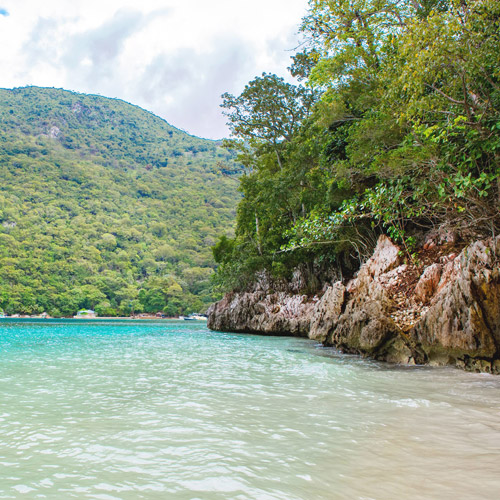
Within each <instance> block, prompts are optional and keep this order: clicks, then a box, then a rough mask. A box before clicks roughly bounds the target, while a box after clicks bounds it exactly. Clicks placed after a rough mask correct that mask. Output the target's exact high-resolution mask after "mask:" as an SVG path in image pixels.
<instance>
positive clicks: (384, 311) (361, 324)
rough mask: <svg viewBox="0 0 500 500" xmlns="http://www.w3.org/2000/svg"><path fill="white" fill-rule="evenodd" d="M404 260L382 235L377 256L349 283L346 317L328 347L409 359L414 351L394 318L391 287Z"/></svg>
mask: <svg viewBox="0 0 500 500" xmlns="http://www.w3.org/2000/svg"><path fill="white" fill-rule="evenodd" d="M400 261H401V257H400V249H399V247H398V246H396V245H394V244H393V243H392V242H391V240H390V239H389V238H387V237H386V236H381V237H380V238H379V241H378V243H377V247H376V248H375V251H374V253H373V256H372V257H371V258H370V259H369V260H368V261H367V262H366V263H365V264H364V265H363V266H361V268H360V270H359V272H358V275H357V277H356V278H355V279H353V280H351V282H349V283H348V284H347V287H346V288H347V290H348V291H349V295H348V297H347V300H346V304H345V305H344V310H343V312H342V314H341V315H340V316H339V317H338V319H337V321H336V322H334V324H333V325H332V327H331V328H330V331H329V334H328V335H327V337H326V340H325V343H326V344H327V345H333V346H336V347H338V348H340V349H342V350H344V351H346V352H351V353H358V354H363V355H369V356H371V357H374V358H377V359H390V360H391V361H405V362H406V361H408V360H409V358H410V357H411V352H410V350H409V349H407V348H406V347H405V344H404V342H403V341H402V339H401V336H400V334H399V328H398V327H397V325H396V324H395V322H394V321H393V319H392V318H391V313H392V311H393V310H394V309H395V307H396V305H395V303H394V299H393V297H392V296H391V293H390V285H389V284H392V283H393V282H394V277H395V276H397V275H398V274H400V273H401V271H402V270H401V269H399V270H398V271H396V270H397V269H398V268H399V267H400V266H399V264H400Z"/></svg>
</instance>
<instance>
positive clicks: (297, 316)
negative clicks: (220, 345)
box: [207, 291, 318, 337]
mask: <svg viewBox="0 0 500 500" xmlns="http://www.w3.org/2000/svg"><path fill="white" fill-rule="evenodd" d="M317 300H318V299H317V297H312V298H309V297H307V295H293V294H288V293H286V292H277V293H266V292H263V291H257V292H245V293H229V294H226V296H225V297H224V298H223V299H222V300H221V301H220V302H217V303H216V304H214V305H213V306H212V307H211V308H210V309H209V311H208V323H207V324H208V328H210V329H212V330H218V331H228V332H245V333H260V334H264V335H294V336H297V337H307V335H308V333H309V327H310V322H311V316H312V312H313V311H314V308H315V305H316V302H317Z"/></svg>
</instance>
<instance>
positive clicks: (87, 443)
mask: <svg viewBox="0 0 500 500" xmlns="http://www.w3.org/2000/svg"><path fill="white" fill-rule="evenodd" d="M1 321H2V322H1V323H0V398H1V399H0V499H7V498H8V499H12V498H23V499H31V498H48V499H70V498H79V499H85V498H91V499H103V500H111V499H127V500H129V499H130V500H135V499H182V500H184V499H203V500H206V499H208V500H211V499H214V500H215V499H217V500H219V499H237V500H244V499H249V500H250V499H252V500H253V499H263V500H264V499H265V500H267V499H279V500H299V499H301V500H315V499H334V500H336V499H346V500H347V499H349V500H351V499H363V500H371V499H377V500H379V499H380V500H392V499H394V500H396V499H398V500H400V499H405V500H406V499H422V500H424V499H425V500H429V499H454V500H455V499H475V498H481V499H492V500H493V499H497V498H499V497H500V493H499V491H500V377H493V376H490V375H476V374H467V373H464V372H461V371H458V370H455V369H429V368H419V367H416V368H398V367H393V366H389V365H384V364H379V363H375V362H370V361H366V360H361V359H359V358H357V357H354V356H342V355H339V354H337V353H335V351H333V350H330V349H324V348H321V347H320V346H318V345H317V344H315V343H314V342H311V341H307V340H303V339H294V338H276V337H275V338H272V337H258V336H250V335H234V334H221V333H213V332H209V331H208V330H207V329H206V327H205V325H203V324H201V323H198V322H180V321H178V322H175V321H161V322H160V321H159V322H132V321H122V322H119V321H111V322H109V321H108V322H104V321H88V322H86V321H83V320H73V321H38V322H36V321H13V320H1Z"/></svg>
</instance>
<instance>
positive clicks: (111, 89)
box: [0, 0, 307, 138]
mask: <svg viewBox="0 0 500 500" xmlns="http://www.w3.org/2000/svg"><path fill="white" fill-rule="evenodd" d="M306 8H307V0H253V1H252V2H248V1H246V2H236V1H235V0H212V1H211V2H207V1H206V0H142V1H141V2H140V3H139V2H136V1H132V0H106V2H102V1H101V0H73V1H72V2H67V1H66V0H46V1H45V2H43V3H42V2H38V1H36V0H5V1H4V5H3V7H0V14H2V10H5V12H6V13H7V12H8V13H10V15H9V16H8V17H6V16H4V17H0V43H1V44H2V47H3V50H2V53H1V54H0V86H1V87H13V86H23V85H40V86H54V87H62V88H67V89H70V90H76V91H79V92H88V93H95V94H101V95H105V96H109V97H118V98H121V99H124V100H126V101H129V102H132V103H133V104H137V105H139V106H142V107H144V108H146V109H148V110H150V111H152V112H154V113H155V114H157V115H159V116H162V117H163V118H165V119H166V120H167V121H169V122H170V123H172V124H173V125H175V126H177V127H179V128H182V129H184V130H187V131H188V132H189V133H192V134H195V135H200V136H204V137H211V138H219V137H222V136H224V135H226V134H227V129H226V128H225V125H224V121H225V119H224V118H223V117H222V115H221V112H220V108H219V104H220V95H221V94H222V93H223V92H226V91H229V92H231V93H239V92H240V91H241V90H242V89H243V86H244V85H245V83H246V82H248V81H249V80H251V79H252V78H253V77H254V76H256V75H260V74H261V73H262V72H264V71H266V72H276V73H279V74H281V75H284V74H285V73H286V67H287V66H288V65H289V63H290V59H289V58H290V55H291V52H289V51H291V50H292V49H293V48H294V47H295V45H296V44H297V40H298V38H297V35H296V33H297V30H298V25H299V23H300V20H301V17H302V16H303V15H304V14H305V11H306Z"/></svg>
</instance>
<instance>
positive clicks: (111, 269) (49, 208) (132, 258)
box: [0, 88, 239, 316]
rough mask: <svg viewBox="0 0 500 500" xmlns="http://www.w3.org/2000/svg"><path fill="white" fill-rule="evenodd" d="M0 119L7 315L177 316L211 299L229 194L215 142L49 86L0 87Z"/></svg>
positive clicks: (0, 303) (230, 217)
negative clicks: (215, 254) (215, 255)
mask: <svg viewBox="0 0 500 500" xmlns="http://www.w3.org/2000/svg"><path fill="white" fill-rule="evenodd" d="M0 123H1V129H2V133H1V135H0V171H1V178H2V185H1V186H0V307H1V308H3V309H4V310H5V311H6V312H7V313H9V314H13V313H20V314H36V313H41V312H43V311H46V312H47V313H49V314H51V315H55V316H59V315H73V314H75V313H76V311H77V310H79V309H80V308H93V309H95V310H96V311H97V312H98V314H100V315H111V316H113V315H117V314H120V315H124V314H130V313H131V312H136V313H137V312H143V311H144V312H150V313H156V312H158V311H163V312H164V313H165V314H167V315H176V314H179V313H183V312H192V311H201V310H203V309H204V308H205V307H206V305H207V304H209V303H210V302H211V301H213V300H214V296H213V295H212V292H211V284H210V275H211V274H212V273H213V267H214V262H213V257H212V252H211V250H210V249H211V246H212V245H213V244H214V243H215V241H216V237H217V236H218V235H219V234H220V233H221V232H225V231H228V232H231V229H232V226H233V221H234V216H235V214H234V206H235V205H236V203H237V200H238V199H239V195H238V194H237V192H236V184H237V183H236V182H235V181H234V179H232V178H231V176H233V175H234V174H235V173H237V170H238V168H237V167H236V166H235V164H234V163H233V162H232V160H231V155H230V154H229V153H228V152H227V151H226V150H225V149H223V148H222V147H220V144H218V143H217V142H214V141H209V140H203V139H198V138H195V137H191V136H189V135H188V134H186V133H184V132H182V131H180V130H177V129H175V128H174V127H172V126H170V125H169V124H168V123H166V122H165V121H164V120H162V119H160V118H158V117H156V116H154V115H152V114H150V113H148V112H146V111H144V110H142V109H140V108H138V107H135V106H132V105H130V104H127V103H125V102H123V101H119V100H112V99H106V98H103V97H99V96H87V95H81V94H75V93H71V92H67V91H63V90H57V89H41V88H19V89H14V90H0ZM220 162H224V164H225V165H226V169H225V172H224V174H225V175H221V172H220V167H219V166H218V164H219V163H220Z"/></svg>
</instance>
